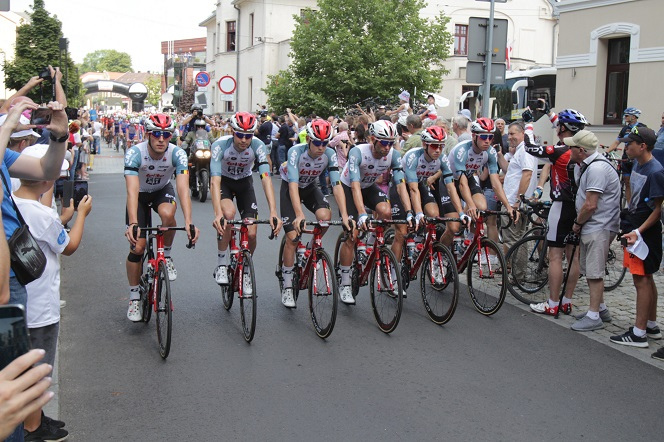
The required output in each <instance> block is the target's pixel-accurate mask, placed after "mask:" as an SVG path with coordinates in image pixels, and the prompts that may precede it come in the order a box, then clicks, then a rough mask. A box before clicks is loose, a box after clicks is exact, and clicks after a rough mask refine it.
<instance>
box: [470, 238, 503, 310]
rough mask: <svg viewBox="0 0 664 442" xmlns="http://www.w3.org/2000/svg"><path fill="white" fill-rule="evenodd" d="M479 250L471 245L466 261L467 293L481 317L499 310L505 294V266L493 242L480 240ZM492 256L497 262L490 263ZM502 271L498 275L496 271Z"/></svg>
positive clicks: (474, 244)
mask: <svg viewBox="0 0 664 442" xmlns="http://www.w3.org/2000/svg"><path fill="white" fill-rule="evenodd" d="M480 246H481V247H480V249H479V250H478V249H477V244H476V243H473V248H472V250H471V253H470V256H471V259H469V260H468V269H467V270H466V272H467V273H466V274H467V277H468V292H469V294H470V299H471V300H472V301H473V305H474V306H475V308H476V309H477V311H478V312H480V313H482V314H483V315H486V316H488V315H493V314H494V313H496V312H497V311H498V309H500V306H501V305H503V302H504V301H505V294H506V293H507V271H506V269H507V266H506V265H505V257H504V256H503V252H502V251H501V250H500V248H499V247H498V245H496V243H495V242H493V241H491V240H490V239H488V238H482V240H481V242H480ZM490 255H494V256H495V257H496V258H495V259H496V260H497V262H491V261H490ZM499 268H500V269H502V271H501V272H500V273H498V271H497V270H499Z"/></svg>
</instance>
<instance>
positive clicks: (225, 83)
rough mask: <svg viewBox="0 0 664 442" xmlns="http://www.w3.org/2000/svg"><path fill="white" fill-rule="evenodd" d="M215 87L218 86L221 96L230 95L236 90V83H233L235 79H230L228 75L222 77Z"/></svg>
mask: <svg viewBox="0 0 664 442" xmlns="http://www.w3.org/2000/svg"><path fill="white" fill-rule="evenodd" d="M217 85H218V86H219V90H220V91H221V93H222V94H232V93H233V92H235V89H236V88H237V82H236V81H235V78H233V77H231V76H230V75H224V76H223V77H221V78H220V79H219V83H217Z"/></svg>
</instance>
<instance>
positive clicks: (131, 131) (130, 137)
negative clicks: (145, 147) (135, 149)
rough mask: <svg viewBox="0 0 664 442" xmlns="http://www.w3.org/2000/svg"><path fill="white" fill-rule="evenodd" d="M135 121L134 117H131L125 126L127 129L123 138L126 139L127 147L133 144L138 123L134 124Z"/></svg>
mask: <svg viewBox="0 0 664 442" xmlns="http://www.w3.org/2000/svg"><path fill="white" fill-rule="evenodd" d="M136 123H137V121H136V120H135V119H133V118H132V119H131V120H130V121H129V125H128V126H127V129H126V131H125V138H126V140H127V148H129V147H131V146H133V145H134V139H135V138H136V135H137V133H138V127H137V126H138V124H136Z"/></svg>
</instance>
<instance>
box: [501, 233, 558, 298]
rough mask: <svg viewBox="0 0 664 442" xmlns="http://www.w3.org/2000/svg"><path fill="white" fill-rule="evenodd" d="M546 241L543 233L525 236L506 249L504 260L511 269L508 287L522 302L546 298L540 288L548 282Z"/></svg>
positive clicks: (546, 295) (545, 294)
mask: <svg viewBox="0 0 664 442" xmlns="http://www.w3.org/2000/svg"><path fill="white" fill-rule="evenodd" d="M548 249H549V247H548V243H547V240H546V237H545V236H544V235H535V236H527V237H525V238H522V239H520V240H519V241H517V242H516V243H515V244H514V245H513V246H512V247H511V248H510V249H509V250H508V251H507V256H506V257H505V261H506V262H507V268H508V269H511V273H510V276H509V278H508V285H507V287H508V289H509V291H510V293H511V294H512V295H514V297H515V298H516V299H518V300H519V301H521V302H523V303H524V304H531V303H534V304H536V303H539V302H544V301H546V300H547V298H548V293H547V291H546V290H542V289H543V288H544V287H545V286H546V285H547V283H548V282H549V259H548V256H547V255H548Z"/></svg>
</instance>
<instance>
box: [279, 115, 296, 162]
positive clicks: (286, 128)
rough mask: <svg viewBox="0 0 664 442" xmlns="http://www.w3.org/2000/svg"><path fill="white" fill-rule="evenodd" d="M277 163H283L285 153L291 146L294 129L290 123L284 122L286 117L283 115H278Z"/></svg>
mask: <svg viewBox="0 0 664 442" xmlns="http://www.w3.org/2000/svg"><path fill="white" fill-rule="evenodd" d="M289 123H290V124H289ZM279 124H280V127H279V149H278V153H279V164H283V163H284V161H286V153H287V152H288V149H290V148H291V147H293V136H294V134H295V131H294V130H293V128H292V127H291V125H292V123H291V122H290V120H289V122H288V123H287V122H286V118H284V117H283V116H281V117H279Z"/></svg>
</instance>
